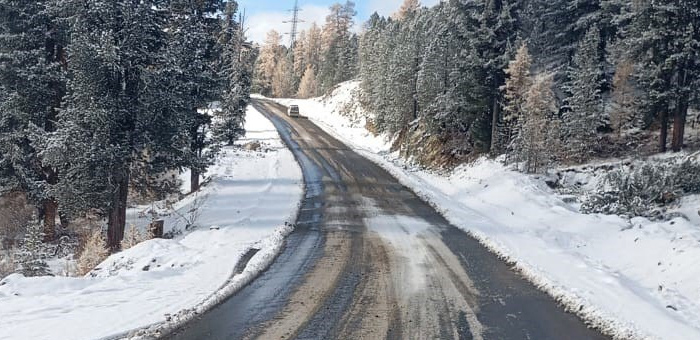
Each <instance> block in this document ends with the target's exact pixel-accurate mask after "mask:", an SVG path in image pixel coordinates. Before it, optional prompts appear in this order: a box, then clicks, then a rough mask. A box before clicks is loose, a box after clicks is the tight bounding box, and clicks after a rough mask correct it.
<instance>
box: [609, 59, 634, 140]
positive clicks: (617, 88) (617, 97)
mask: <svg viewBox="0 0 700 340" xmlns="http://www.w3.org/2000/svg"><path fill="white" fill-rule="evenodd" d="M633 73H634V64H633V63H632V62H631V61H630V60H628V59H623V60H621V61H619V62H618V63H617V67H616V68H615V75H614V76H613V79H612V102H611V108H610V125H611V126H612V129H613V131H614V132H615V134H616V136H617V138H618V140H620V139H622V133H623V131H625V130H627V129H630V128H633V127H636V128H640V127H641V122H640V119H639V115H638V114H637V110H638V108H637V103H636V95H635V89H634V87H633V86H632V84H631V82H630V79H631V77H632V75H633Z"/></svg>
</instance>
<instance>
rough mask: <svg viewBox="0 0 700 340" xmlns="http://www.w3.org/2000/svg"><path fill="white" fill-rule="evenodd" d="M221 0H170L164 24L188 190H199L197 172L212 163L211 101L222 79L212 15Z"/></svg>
mask: <svg viewBox="0 0 700 340" xmlns="http://www.w3.org/2000/svg"><path fill="white" fill-rule="evenodd" d="M222 6H223V2H222V1H221V0H207V1H197V2H193V1H189V0H176V1H175V0H173V1H171V3H170V13H169V14H170V18H169V25H168V33H169V35H168V49H167V52H166V53H167V54H168V58H169V59H170V60H171V62H172V63H173V66H174V67H176V69H177V70H179V71H180V73H181V74H180V77H178V79H177V92H178V95H179V100H178V101H179V104H180V105H179V109H180V110H182V114H183V115H184V116H185V117H186V121H185V124H186V128H187V131H188V133H189V137H190V146H189V150H188V151H189V152H188V154H187V163H188V164H187V167H189V168H190V174H191V176H190V177H191V178H190V191H192V192H194V191H197V190H199V186H200V184H199V183H200V177H201V174H203V173H205V172H206V169H207V168H208V167H209V166H210V165H211V164H212V163H213V162H214V158H215V156H216V152H217V150H218V149H217V148H216V145H215V144H214V143H215V141H214V140H213V139H212V138H211V135H210V133H209V132H210V130H211V118H212V117H211V115H210V114H209V113H208V112H207V109H208V108H209V104H210V103H211V102H212V101H215V100H219V99H221V93H222V86H223V79H222V77H221V76H220V72H218V70H217V66H218V65H220V64H221V61H220V60H221V59H220V58H221V46H219V45H218V44H217V42H216V36H217V33H218V31H219V30H220V22H219V20H218V18H217V17H216V15H217V14H218V12H219V11H221V10H223V9H224V8H223V7H222Z"/></svg>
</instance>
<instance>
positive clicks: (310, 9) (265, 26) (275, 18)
mask: <svg viewBox="0 0 700 340" xmlns="http://www.w3.org/2000/svg"><path fill="white" fill-rule="evenodd" d="M327 15H328V7H323V6H314V5H306V6H302V7H301V12H299V18H300V19H301V20H303V21H304V22H302V23H299V31H301V30H305V29H308V28H309V27H310V26H311V23H313V22H316V23H317V24H318V25H319V26H320V25H323V23H324V22H325V20H326V16H327ZM291 17H292V14H291V12H286V11H279V12H261V13H257V14H255V15H252V16H250V17H248V18H247V19H246V21H247V23H246V26H247V28H248V39H250V40H252V41H254V42H257V43H263V42H264V41H265V36H266V35H267V32H269V31H270V30H276V31H277V32H280V33H282V34H284V33H287V32H289V31H291V27H292V24H290V23H284V21H289V20H290V19H291ZM284 43H285V44H288V43H289V35H284Z"/></svg>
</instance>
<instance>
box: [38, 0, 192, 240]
mask: <svg viewBox="0 0 700 340" xmlns="http://www.w3.org/2000/svg"><path fill="white" fill-rule="evenodd" d="M154 1H155V0H154ZM156 5H157V3H156V2H152V1H106V0H104V1H92V2H90V3H89V4H87V3H85V2H83V1H78V0H71V1H64V2H62V6H66V13H70V17H68V18H67V19H68V20H69V21H70V22H71V42H70V44H69V46H68V52H69V55H70V56H71V57H70V65H71V66H70V69H71V71H72V78H71V79H72V80H71V82H70V83H69V95H68V96H67V97H66V101H65V107H64V109H63V110H62V111H61V112H60V113H59V117H58V118H59V125H58V130H57V131H56V133H55V134H53V135H52V138H51V141H50V142H49V143H48V145H49V147H48V148H47V149H46V150H45V151H44V155H45V157H46V158H45V161H46V162H47V163H48V164H51V165H53V166H56V167H58V168H59V170H60V171H59V173H60V179H59V180H60V181H59V184H58V185H56V186H55V187H53V188H52V193H54V194H55V195H56V197H59V200H60V201H61V203H62V204H64V205H66V206H67V207H69V208H70V209H71V210H73V211H77V212H82V211H86V210H90V209H96V210H97V212H100V213H102V214H103V215H104V216H106V217H107V220H108V233H107V235H108V243H109V246H110V248H111V249H112V250H117V249H118V248H119V242H120V241H121V239H122V237H123V234H124V225H125V219H126V204H127V202H126V200H127V196H128V191H129V183H130V181H131V180H138V178H133V177H132V171H131V170H132V166H134V165H135V164H136V163H137V161H138V159H140V158H141V157H142V155H143V154H144V153H147V152H148V151H150V152H151V154H152V155H154V157H159V158H162V159H169V158H168V157H165V155H166V154H168V153H179V152H180V151H178V145H172V143H173V141H176V140H178V136H180V135H181V133H182V131H181V130H171V129H167V127H170V126H171V125H169V124H163V125H161V122H159V119H160V118H161V114H162V113H163V112H170V111H154V110H153V109H152V106H154V105H155V104H154V103H153V100H154V98H157V97H158V95H159V94H160V92H159V91H158V90H157V89H158V87H159V86H157V84H151V83H150V82H151V81H152V80H153V79H154V78H155V77H154V75H155V73H157V68H156V67H154V65H157V64H158V63H157V61H158V58H157V56H158V54H159V52H160V51H161V47H162V46H163V44H164V41H165V40H164V36H163V34H164V33H163V29H162V26H161V25H162V19H163V18H162V15H161V12H159V11H157V10H156ZM164 123H168V122H167V121H166V122H164ZM175 123H177V122H175ZM157 142H161V143H157Z"/></svg>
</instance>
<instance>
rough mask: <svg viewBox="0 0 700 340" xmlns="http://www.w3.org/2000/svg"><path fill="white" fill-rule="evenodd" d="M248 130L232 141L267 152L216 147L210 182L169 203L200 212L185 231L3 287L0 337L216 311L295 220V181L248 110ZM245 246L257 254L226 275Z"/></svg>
mask: <svg viewBox="0 0 700 340" xmlns="http://www.w3.org/2000/svg"><path fill="white" fill-rule="evenodd" d="M246 130H247V131H248V132H247V134H246V137H245V138H244V139H243V140H242V141H241V142H240V143H246V142H249V141H258V142H260V143H261V144H262V145H263V149H268V150H267V151H266V152H263V151H244V150H242V149H240V148H225V149H224V150H223V152H222V154H221V155H220V157H219V159H218V160H217V164H216V165H215V166H214V167H212V168H211V170H210V172H209V173H208V174H207V176H210V177H211V178H212V181H211V183H210V184H209V185H208V186H206V187H204V188H203V189H202V191H201V193H199V194H198V195H197V196H196V197H195V196H190V197H188V198H186V199H185V200H183V201H182V202H180V203H178V204H177V206H176V209H177V210H178V211H179V212H180V214H181V215H187V214H188V211H189V210H191V208H192V207H193V205H195V204H196V205H198V206H199V218H198V219H197V223H196V225H198V226H199V227H197V228H196V229H194V230H193V231H191V232H188V233H186V234H185V235H183V236H180V237H177V238H175V239H173V240H164V239H157V240H150V241H146V242H143V243H141V244H139V245H137V246H135V247H133V248H131V249H128V250H126V251H123V252H121V253H118V254H115V255H112V256H111V257H110V258H108V259H107V260H106V261H104V262H103V263H102V264H101V265H100V266H98V268H99V269H97V270H95V271H93V272H92V273H91V274H89V275H88V276H86V277H82V278H68V277H38V278H24V277H22V276H20V275H11V276H9V277H7V278H6V279H4V280H2V282H0V339H97V338H103V337H113V336H123V335H128V332H129V331H130V330H132V329H136V328H142V327H148V326H151V325H154V324H158V325H159V327H162V326H168V325H171V324H169V323H168V322H167V321H168V320H169V321H170V323H173V322H177V321H178V320H180V319H181V318H186V317H187V316H188V315H191V314H192V313H191V312H192V311H197V312H201V311H203V310H205V309H207V308H208V307H209V306H212V305H214V304H216V303H217V302H219V301H220V300H221V299H223V298H225V297H226V296H228V295H230V294H231V293H233V292H234V291H235V290H237V289H238V288H240V287H241V286H243V285H244V284H245V283H247V282H249V281H250V280H251V279H252V278H253V277H255V275H257V273H259V272H260V271H261V270H263V269H264V268H266V267H267V266H268V265H269V263H270V262H271V261H272V260H273V259H274V256H275V255H276V254H277V252H278V251H279V250H280V249H281V246H282V244H283V240H284V237H285V236H286V235H287V234H288V233H289V232H290V231H291V228H290V227H286V226H284V225H285V222H293V221H294V219H295V216H296V213H297V210H298V203H299V200H300V199H301V197H302V193H303V180H302V174H301V170H300V168H299V166H298V164H297V163H296V161H295V159H294V157H293V155H292V153H291V152H290V151H289V150H288V149H286V147H285V146H284V145H283V143H282V141H281V140H280V138H279V135H278V134H277V131H276V130H275V128H274V126H273V125H272V123H271V122H269V121H268V120H267V119H266V118H265V117H263V116H262V115H261V114H260V113H259V112H257V111H255V110H254V109H252V107H251V108H249V110H248V112H247V116H246ZM196 202H197V203H196ZM176 215H177V214H171V215H169V216H165V217H164V219H165V220H166V222H165V223H166V225H172V224H174V223H176V222H177V221H178V220H179V219H180V217H178V216H176ZM134 219H135V220H134ZM142 219H146V220H147V219H148V217H143V218H142ZM132 222H134V223H145V222H144V221H139V219H138V218H136V217H133V219H132ZM250 249H259V251H258V252H257V253H255V255H254V256H253V257H252V258H250V261H249V262H248V264H247V266H245V268H244V269H243V270H242V272H241V273H236V272H234V267H235V266H236V264H237V263H238V262H239V260H241V259H242V258H243V256H244V255H245V254H246V253H248V251H249V250H250ZM154 328H158V327H154Z"/></svg>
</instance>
